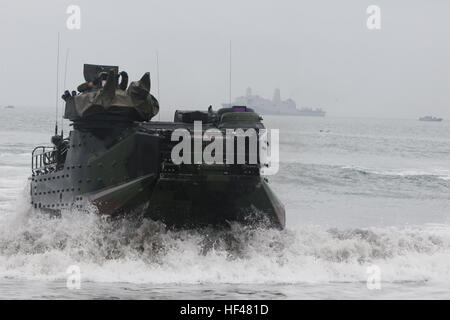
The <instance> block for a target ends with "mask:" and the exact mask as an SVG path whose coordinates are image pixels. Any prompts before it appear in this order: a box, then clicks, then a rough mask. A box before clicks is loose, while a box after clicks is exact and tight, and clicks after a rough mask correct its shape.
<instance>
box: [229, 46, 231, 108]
mask: <svg viewBox="0 0 450 320" xmlns="http://www.w3.org/2000/svg"><path fill="white" fill-rule="evenodd" d="M229 98H230V108H231V40H230V97H229Z"/></svg>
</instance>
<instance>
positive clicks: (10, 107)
mask: <svg viewBox="0 0 450 320" xmlns="http://www.w3.org/2000/svg"><path fill="white" fill-rule="evenodd" d="M5 109H14V106H5Z"/></svg>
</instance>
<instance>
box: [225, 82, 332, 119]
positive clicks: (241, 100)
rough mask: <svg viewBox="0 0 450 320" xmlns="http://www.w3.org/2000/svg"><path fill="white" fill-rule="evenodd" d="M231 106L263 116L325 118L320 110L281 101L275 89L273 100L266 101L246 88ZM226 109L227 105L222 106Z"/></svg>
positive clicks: (288, 101) (287, 100) (291, 101)
mask: <svg viewBox="0 0 450 320" xmlns="http://www.w3.org/2000/svg"><path fill="white" fill-rule="evenodd" d="M231 105H243V106H248V107H249V108H252V109H254V110H255V111H256V112H257V113H259V114H263V115H293V116H304V117H325V115H326V112H325V111H324V110H322V109H321V108H300V109H297V105H296V103H295V101H294V100H292V99H286V100H282V99H281V93H280V89H275V92H274V95H273V99H272V100H270V99H266V98H263V97H261V96H259V95H254V94H252V89H251V88H247V92H246V95H245V96H241V97H237V98H236V99H235V100H234V102H232V103H231ZM223 106H224V107H228V106H229V104H223Z"/></svg>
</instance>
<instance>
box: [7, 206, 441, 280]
mask: <svg viewBox="0 0 450 320" xmlns="http://www.w3.org/2000/svg"><path fill="white" fill-rule="evenodd" d="M449 261H450V226H449V225H445V224H434V225H426V226H418V227H403V228H396V227H388V228H371V229H356V228H353V229H326V228H324V227H320V226H304V227H301V228H298V229H296V230H289V229H288V230H284V231H279V230H267V229H258V228H246V227H243V226H240V225H233V226H232V227H231V229H230V230H227V231H221V232H213V230H208V229H202V230H185V231H168V230H166V229H165V228H164V226H162V225H161V224H159V223H155V222H153V221H148V220H140V221H139V222H138V221H136V220H122V221H113V222H112V221H105V220H104V219H102V218H100V217H99V216H97V215H96V214H95V213H90V214H86V213H79V212H65V213H64V214H63V216H62V217H61V218H57V219H50V218H48V217H46V216H43V215H40V214H37V213H36V212H32V211H30V210H29V209H27V205H26V204H23V205H22V208H17V212H16V214H9V215H4V216H2V219H1V221H0V277H14V278H23V279H39V280H55V279H64V278H65V277H66V273H65V272H66V269H67V267H68V266H70V265H78V266H80V267H81V270H82V277H83V279H84V280H88V281H99V282H131V283H161V284H163V283H183V284H189V283H254V284H258V283H287V284H291V283H324V282H360V281H365V280H366V279H367V274H366V268H367V266H369V265H372V264H376V265H378V266H379V267H380V268H381V271H382V281H385V282H398V281H401V282H403V281H440V282H442V281H444V282H449V281H450V264H449Z"/></svg>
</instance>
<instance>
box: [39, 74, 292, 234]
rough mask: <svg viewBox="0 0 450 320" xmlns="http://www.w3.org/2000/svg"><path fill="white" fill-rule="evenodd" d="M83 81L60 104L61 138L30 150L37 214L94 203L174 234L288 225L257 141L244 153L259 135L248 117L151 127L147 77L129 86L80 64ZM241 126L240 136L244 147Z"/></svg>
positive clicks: (188, 119)
mask: <svg viewBox="0 0 450 320" xmlns="http://www.w3.org/2000/svg"><path fill="white" fill-rule="evenodd" d="M84 78H85V80H86V82H84V83H83V84H81V85H80V86H79V87H78V92H77V91H72V92H69V91H66V92H65V93H64V95H63V97H62V98H63V99H64V100H65V113H64V118H65V119H68V120H70V122H71V126H72V130H71V131H70V133H69V135H68V137H63V134H62V133H61V134H58V130H57V129H55V131H56V132H55V136H53V137H52V144H53V145H52V146H50V147H47V146H39V147H37V148H35V149H34V151H33V153H32V176H31V204H32V206H33V207H34V208H35V209H40V210H41V211H46V212H49V213H51V214H56V215H58V214H60V213H61V211H62V210H66V209H77V210H86V209H87V208H89V207H90V206H91V205H93V206H95V207H96V208H97V211H98V212H99V214H102V215H110V216H120V215H126V214H129V213H131V212H136V210H137V211H138V212H141V213H142V212H143V213H144V214H145V216H147V217H149V218H151V219H154V220H159V221H162V222H163V223H165V224H166V225H168V226H173V227H196V226H203V225H213V226H216V225H224V224H226V223H227V222H230V221H238V222H242V223H252V222H253V221H254V220H255V219H256V220H259V219H262V220H265V222H267V223H269V224H270V225H271V226H275V227H278V228H283V227H284V226H285V211H284V207H283V205H282V204H281V202H280V201H279V200H278V198H277V197H276V196H275V194H274V193H273V192H272V191H271V189H270V188H269V185H268V181H267V179H266V178H265V177H263V176H262V175H261V172H260V170H261V169H262V168H263V167H264V165H265V163H263V161H262V160H261V156H260V147H261V145H260V144H261V141H260V140H259V139H258V140H256V141H257V143H258V148H256V149H255V148H253V147H252V146H251V145H252V141H253V142H254V140H252V137H251V135H248V131H249V130H248V129H252V132H253V133H254V132H256V134H258V133H259V132H260V131H261V130H264V126H263V124H262V122H261V120H262V119H261V117H260V116H259V115H257V114H256V113H255V112H253V110H251V109H250V108H247V107H245V106H237V107H231V108H223V109H220V110H218V111H213V110H212V107H209V109H208V110H207V111H185V110H183V111H181V110H179V111H176V112H175V116H174V121H173V122H163V121H152V120H151V119H152V118H153V117H154V116H155V115H156V114H157V113H158V112H159V103H158V101H157V100H156V99H155V98H154V97H153V95H151V94H150V74H149V73H146V74H145V75H144V76H143V77H142V78H141V79H140V80H139V81H135V82H132V83H131V84H130V85H129V86H128V75H127V74H126V72H123V71H122V72H120V73H119V69H118V67H116V66H102V65H84ZM239 129H240V130H242V131H244V132H245V133H246V134H247V135H245V134H244V137H243V140H241V141H244V144H243V146H244V147H243V148H241V147H239V144H238V142H236V141H237V140H239V139H240V136H242V135H240V134H239V132H241V131H239ZM211 132H212V133H211ZM236 132H238V133H236ZM221 134H223V135H221ZM227 134H228V135H227ZM205 137H208V138H205ZM183 139H185V140H184V141H183ZM213 142H217V144H214V143H213ZM219 142H221V143H219ZM234 142H236V143H234ZM211 144H214V146H215V148H213V147H211ZM183 147H184V148H183ZM222 148H223V150H222ZM222 151H223V152H222ZM207 155H209V156H207ZM211 158H212V159H213V160H212V161H211ZM208 159H209V161H208ZM239 160H240V161H239Z"/></svg>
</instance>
